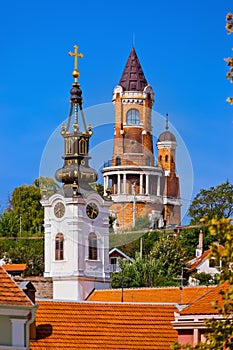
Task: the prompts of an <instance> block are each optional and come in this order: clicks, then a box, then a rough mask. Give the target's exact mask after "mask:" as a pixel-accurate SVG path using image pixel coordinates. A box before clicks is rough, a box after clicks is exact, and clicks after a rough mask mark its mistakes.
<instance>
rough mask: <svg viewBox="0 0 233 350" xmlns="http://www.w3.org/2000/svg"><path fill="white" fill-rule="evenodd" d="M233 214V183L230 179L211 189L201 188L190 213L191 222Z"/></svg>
mask: <svg viewBox="0 0 233 350" xmlns="http://www.w3.org/2000/svg"><path fill="white" fill-rule="evenodd" d="M232 214H233V185H232V184H230V183H229V181H226V182H224V183H223V184H221V185H218V186H216V187H210V189H208V190H205V189H201V190H200V192H199V193H198V194H197V195H196V196H195V197H194V199H193V201H192V203H191V205H190V207H189V212H188V215H189V216H190V217H191V218H192V220H191V223H199V222H200V219H201V218H203V217H207V218H208V219H212V218H218V219H221V218H229V217H231V215H232Z"/></svg>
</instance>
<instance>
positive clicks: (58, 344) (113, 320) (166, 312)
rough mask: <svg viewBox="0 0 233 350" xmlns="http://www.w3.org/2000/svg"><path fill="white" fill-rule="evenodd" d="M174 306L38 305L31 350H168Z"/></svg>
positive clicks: (172, 338)
mask: <svg viewBox="0 0 233 350" xmlns="http://www.w3.org/2000/svg"><path fill="white" fill-rule="evenodd" d="M174 312H177V308H176V307H175V306H173V305H163V306H162V307H161V305H153V304H150V305H146V304H143V305H142V304H127V303H90V302H80V303H78V302H56V301H47V302H46V301H41V302H39V308H38V310H37V314H36V326H37V340H36V341H31V343H30V349H31V350H37V349H38V350H39V349H55V348H56V349H62V350H63V349H64V350H65V349H118V350H119V349H124V350H126V349H145V348H146V349H151V350H152V349H153V350H157V349H163V350H166V349H167V350H168V349H170V345H171V343H172V342H174V341H176V340H177V332H176V330H174V329H173V327H172V324H171V321H172V320H173V319H174Z"/></svg>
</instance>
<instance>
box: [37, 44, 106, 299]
mask: <svg viewBox="0 0 233 350" xmlns="http://www.w3.org/2000/svg"><path fill="white" fill-rule="evenodd" d="M69 55H70V56H72V57H74V70H73V73H72V76H73V78H74V82H73V84H72V89H71V91H70V95H71V96H70V113H69V117H68V121H67V124H66V125H62V128H61V135H62V137H63V140H64V155H63V157H62V158H63V160H64V164H63V167H62V168H60V169H58V170H57V171H56V174H55V177H56V179H57V180H58V181H59V182H62V183H63V186H62V188H61V189H60V190H59V191H58V192H57V193H55V194H53V195H52V196H50V197H47V196H46V193H45V194H44V196H43V198H42V200H41V203H42V205H43V206H44V210H45V214H44V215H45V217H44V225H45V271H44V276H45V277H52V279H53V297H54V299H63V300H64V299H65V300H84V299H85V298H86V297H87V295H88V294H89V293H90V292H91V291H92V290H93V289H94V288H96V289H99V288H101V289H104V288H109V287H110V268H109V206H110V205H111V204H112V202H111V200H110V198H109V196H106V197H101V196H100V195H99V194H98V193H97V192H96V191H94V190H93V188H92V187H91V185H92V184H93V183H95V181H96V180H97V172H96V171H95V169H93V168H91V167H90V165H89V160H90V157H89V139H90V137H91V136H92V128H91V125H88V126H87V125H86V122H85V117H84V113H83V109H82V103H83V101H82V90H81V88H80V84H79V82H78V78H79V75H80V73H79V71H78V59H79V58H82V57H83V55H82V54H81V53H79V52H78V46H74V52H70V53H69ZM80 116H81V120H82V126H83V130H81V126H80V123H79V117H80Z"/></svg>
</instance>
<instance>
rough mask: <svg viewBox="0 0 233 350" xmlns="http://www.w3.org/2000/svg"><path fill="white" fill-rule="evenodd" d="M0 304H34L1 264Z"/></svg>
mask: <svg viewBox="0 0 233 350" xmlns="http://www.w3.org/2000/svg"><path fill="white" fill-rule="evenodd" d="M0 304H1V305H6V304H7V305H22V306H32V305H33V304H32V302H31V301H30V299H29V298H28V297H27V296H26V294H24V292H23V291H22V290H21V289H20V288H19V287H18V286H17V284H16V283H15V282H14V281H13V279H11V277H10V276H9V275H8V273H7V272H6V271H5V270H4V269H3V267H2V266H0Z"/></svg>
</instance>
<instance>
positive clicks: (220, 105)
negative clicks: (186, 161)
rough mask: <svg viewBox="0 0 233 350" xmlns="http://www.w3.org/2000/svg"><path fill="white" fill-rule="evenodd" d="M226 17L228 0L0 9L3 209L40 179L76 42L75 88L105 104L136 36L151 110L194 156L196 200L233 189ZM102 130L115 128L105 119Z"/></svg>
mask: <svg viewBox="0 0 233 350" xmlns="http://www.w3.org/2000/svg"><path fill="white" fill-rule="evenodd" d="M229 11H233V4H232V1H230V0H225V1H224V2H223V1H219V0H204V1H203V0H190V1H184V0H177V1H172V0H167V1H166V0H164V1H158V0H148V1H147V2H145V3H143V2H142V1H138V0H135V1H126V0H125V1H117V2H111V1H93V0H89V1H88V2H85V1H72V0H68V1H65V2H64V1H62V2H61V1H53V0H51V1H44V0H42V1H39V2H32V1H21V2H18V1H14V0H13V1H11V2H4V3H2V4H1V11H0V29H1V65H0V117H1V138H0V146H1V173H0V204H1V207H4V206H5V204H6V202H7V199H8V196H9V194H10V193H11V192H12V191H13V189H14V188H15V187H18V186H21V185H22V184H23V183H26V184H30V183H32V182H33V180H34V179H35V178H37V177H38V176H39V174H40V162H41V156H42V154H43V151H44V148H45V146H46V143H47V142H48V140H49V138H50V137H51V134H52V133H53V132H54V130H55V129H56V128H57V127H58V126H59V125H60V123H61V122H62V121H63V120H64V119H66V117H67V115H68V112H69V90H70V87H71V84H72V76H71V72H72V69H73V60H72V59H71V58H70V57H69V56H68V52H69V51H70V50H72V49H73V45H74V44H78V45H79V48H80V51H81V52H83V54H84V58H83V59H82V60H81V62H80V63H79V68H80V71H81V77H80V83H81V87H82V90H83V98H84V107H85V108H89V107H91V106H95V105H99V104H104V103H110V102H111V97H112V91H113V88H114V86H116V85H117V84H118V83H119V80H120V77H121V74H122V71H123V68H124V65H125V63H126V60H127V57H128V55H129V52H130V50H131V47H132V41H133V36H134V37H135V39H134V43H135V48H136V51H137V54H138V57H139V60H140V62H141V65H142V67H143V70H144V73H145V76H146V78H147V81H148V82H149V83H150V84H151V86H152V87H153V89H154V92H155V98H156V102H155V104H154V110H155V111H156V112H158V113H159V114H161V115H165V114H166V113H169V119H170V121H171V123H172V124H173V126H174V127H175V128H176V130H177V131H178V133H179V134H180V135H181V137H182V139H183V141H184V143H185V145H186V147H187V149H188V152H189V154H190V157H191V160H192V164H193V171H194V191H193V194H194V195H195V194H196V193H197V192H198V191H199V190H200V188H209V187H210V186H216V185H218V184H220V183H222V182H224V181H225V180H226V179H229V180H230V181H231V182H232V181H233V176H232V174H233V171H232V170H233V169H232V167H233V161H232V160H233V159H232V158H233V157H232V153H233V152H232V149H233V147H232V146H233V144H232V143H233V141H232V139H233V138H232V131H233V130H232V129H233V123H232V119H233V118H232V115H233V107H232V106H230V105H229V104H228V103H227V102H226V98H227V97H228V96H229V95H233V89H232V85H231V84H230V83H229V81H227V80H226V79H225V75H226V72H227V66H226V63H225V62H224V57H228V56H229V55H230V54H231V53H232V51H231V48H232V47H233V36H228V35H227V34H226V31H225V16H226V14H227V13H228V12H229ZM97 118H99V120H98V122H97V124H96V125H100V123H101V116H98V117H97ZM105 123H113V119H112V115H111V113H110V114H109V121H108V120H105ZM110 136H111V135H110ZM94 137H95V136H94V135H93V139H94ZM98 138H100V139H99V140H100V142H101V135H98ZM103 160H105V159H103Z"/></svg>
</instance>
